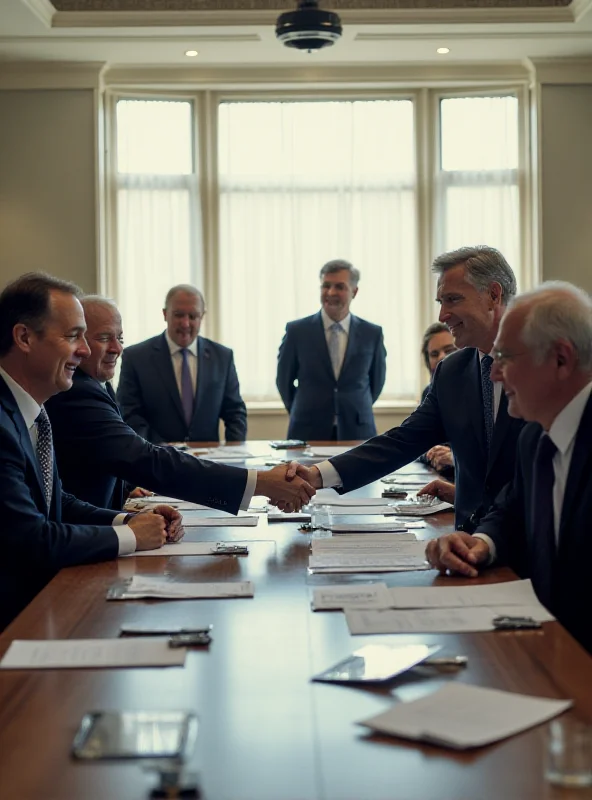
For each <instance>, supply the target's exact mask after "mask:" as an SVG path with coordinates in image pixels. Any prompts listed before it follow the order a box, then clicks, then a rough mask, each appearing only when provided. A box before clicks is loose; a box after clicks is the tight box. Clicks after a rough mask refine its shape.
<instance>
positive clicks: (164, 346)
mask: <svg viewBox="0 0 592 800" xmlns="http://www.w3.org/2000/svg"><path fill="white" fill-rule="evenodd" d="M152 363H153V365H154V367H155V369H156V371H157V372H158V374H159V375H160V378H161V385H162V387H163V390H164V391H165V392H168V394H169V396H170V398H171V401H172V403H173V406H174V407H175V409H176V411H177V413H178V414H179V416H180V417H181V419H182V420H183V424H184V425H185V414H184V413H183V406H182V405H181V395H180V394H179V389H178V387H177V379H176V378H175V370H174V369H173V360H172V358H171V351H170V350H169V346H168V343H167V340H166V339H165V335H164V333H163V334H162V336H161V337H160V339H158V341H157V342H156V343H155V344H154V352H153V358H152Z"/></svg>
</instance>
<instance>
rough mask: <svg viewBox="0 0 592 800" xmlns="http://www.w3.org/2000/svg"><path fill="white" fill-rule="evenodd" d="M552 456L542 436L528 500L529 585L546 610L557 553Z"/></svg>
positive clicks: (546, 438)
mask: <svg viewBox="0 0 592 800" xmlns="http://www.w3.org/2000/svg"><path fill="white" fill-rule="evenodd" d="M556 452H557V448H556V447H555V445H554V444H553V442H552V441H551V439H550V438H549V436H547V434H546V433H542V434H541V438H540V439H539V443H538V446H537V450H536V455H535V457H534V474H533V493H532V498H531V503H532V505H531V529H532V534H533V537H534V541H535V546H534V552H533V565H532V583H533V586H534V588H535V591H536V593H537V596H538V598H539V600H540V601H541V603H542V604H543V605H544V606H546V608H548V609H549V610H551V609H552V607H553V564H554V561H555V554H556V550H557V548H556V545H555V511H554V506H553V486H554V485H555V470H554V469H553V456H554V455H555V453H556Z"/></svg>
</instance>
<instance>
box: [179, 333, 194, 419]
mask: <svg viewBox="0 0 592 800" xmlns="http://www.w3.org/2000/svg"><path fill="white" fill-rule="evenodd" d="M181 355H182V356H183V364H182V366H181V403H182V405H183V414H184V416H185V423H186V424H187V427H189V425H190V424H191V418H192V417H193V381H192V380H191V370H190V369H189V350H187V348H186V347H184V348H183V349H182V350H181Z"/></svg>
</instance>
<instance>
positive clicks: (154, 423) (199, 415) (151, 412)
mask: <svg viewBox="0 0 592 800" xmlns="http://www.w3.org/2000/svg"><path fill="white" fill-rule="evenodd" d="M162 313H163V316H164V319H165V322H166V325H167V328H166V331H164V333H162V334H160V335H159V336H154V337H153V338H152V339H147V340H146V341H144V342H140V343H139V344H134V345H132V346H131V347H127V348H126V349H125V352H124V354H123V359H122V364H121V376H120V378H119V386H118V389H117V400H118V401H119V405H120V406H121V413H122V414H123V418H124V419H125V421H126V422H127V423H128V425H130V426H131V427H132V428H133V429H134V430H135V431H136V433H139V434H140V436H143V437H144V438H145V439H148V441H150V442H153V443H154V444H162V443H163V442H185V441H194V442H217V441H218V439H219V434H218V426H219V422H220V420H222V421H223V422H224V428H225V437H226V441H227V442H241V441H243V440H244V439H246V438H247V408H246V406H245V404H244V402H243V399H242V397H241V395H240V387H239V383H238V376H237V374H236V367H235V366H234V356H233V353H232V350H230V348H228V347H224V345H222V344H218V343H217V342H213V341H212V340H211V339H206V338H204V337H203V336H199V329H200V327H201V322H202V320H203V318H204V316H205V313H206V306H205V301H204V298H203V295H202V293H201V292H200V291H199V290H198V289H196V288H195V286H190V285H189V284H184V283H183V284H179V285H178V286H173V287H172V289H169V291H168V293H167V296H166V299H165V303H164V308H163V310H162Z"/></svg>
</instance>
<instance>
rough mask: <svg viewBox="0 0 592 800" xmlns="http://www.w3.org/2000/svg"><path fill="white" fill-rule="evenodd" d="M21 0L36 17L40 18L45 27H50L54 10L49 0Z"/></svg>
mask: <svg viewBox="0 0 592 800" xmlns="http://www.w3.org/2000/svg"><path fill="white" fill-rule="evenodd" d="M21 2H22V3H23V5H25V6H26V7H27V8H28V9H29V11H32V12H33V14H35V16H36V17H37V19H40V20H41V22H42V23H43V24H44V25H45V27H46V28H51V26H52V22H53V18H54V16H55V14H56V10H55V8H54V6H53V5H52V4H51V3H50V2H49V0H21Z"/></svg>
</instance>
